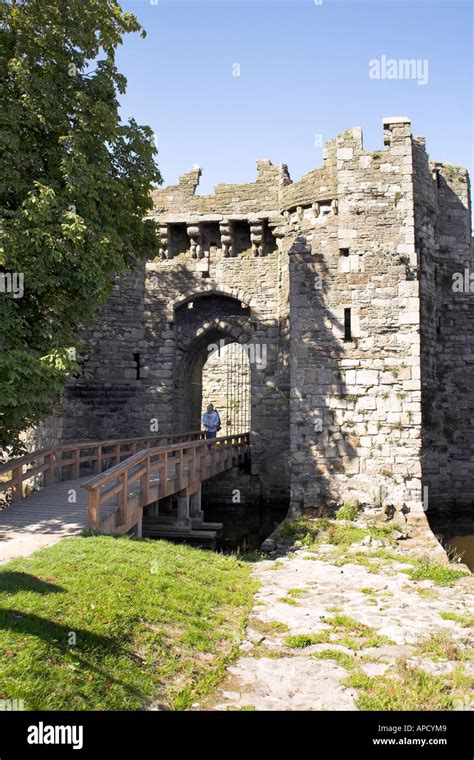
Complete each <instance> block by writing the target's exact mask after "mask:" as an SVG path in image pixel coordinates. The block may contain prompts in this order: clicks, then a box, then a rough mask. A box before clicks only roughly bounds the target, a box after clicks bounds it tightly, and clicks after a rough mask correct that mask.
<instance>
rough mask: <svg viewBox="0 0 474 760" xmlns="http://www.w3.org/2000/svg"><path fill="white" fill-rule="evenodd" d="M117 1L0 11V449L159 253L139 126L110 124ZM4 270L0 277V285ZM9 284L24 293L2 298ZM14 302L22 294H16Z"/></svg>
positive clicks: (6, 4) (116, 78)
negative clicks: (116, 284) (135, 273)
mask: <svg viewBox="0 0 474 760" xmlns="http://www.w3.org/2000/svg"><path fill="white" fill-rule="evenodd" d="M128 32H139V33H141V35H142V36H144V34H145V33H144V31H143V29H142V27H141V26H140V24H139V22H138V21H137V19H136V18H135V16H133V15H132V14H130V13H125V12H123V11H122V9H121V8H120V6H119V5H118V3H117V2H115V0H16V1H14V0H11V1H7V0H0V448H2V449H3V450H4V454H5V453H7V452H8V453H10V454H11V453H16V452H18V451H20V450H21V444H20V442H19V434H20V432H21V431H22V430H25V429H26V428H27V427H29V426H31V425H34V424H37V423H38V421H39V420H40V419H41V417H43V416H44V415H45V414H48V413H50V412H51V409H52V407H53V405H54V402H55V399H57V397H58V394H59V393H60V391H61V389H62V387H63V385H64V382H65V380H66V379H67V377H68V376H70V374H71V373H73V372H75V371H77V363H76V361H75V360H74V358H73V355H74V350H72V351H71V349H74V347H76V348H77V347H78V346H79V343H78V338H77V334H78V327H79V326H80V325H81V324H84V323H86V322H87V320H89V319H91V317H92V316H93V314H94V312H95V311H96V309H97V307H98V306H99V305H100V304H102V303H103V302H104V301H105V300H106V299H107V297H108V295H109V293H110V290H111V285H112V279H113V277H112V273H118V272H120V271H122V270H124V269H127V268H130V267H132V266H133V265H134V263H136V261H137V259H139V258H141V257H143V256H144V255H146V253H147V252H149V251H150V250H151V249H153V248H154V246H155V228H154V225H153V223H152V222H151V221H149V220H146V221H145V220H144V217H145V215H146V213H147V211H148V210H149V209H150V208H151V205H152V204H151V199H150V190H151V188H152V186H153V184H154V183H157V182H158V183H159V182H161V176H160V173H159V171H158V169H157V167H156V165H155V162H154V155H155V154H156V148H155V146H154V142H153V135H152V132H151V129H150V128H149V127H144V126H140V125H138V124H137V123H136V122H135V121H134V120H133V119H131V120H129V121H128V122H127V123H124V122H122V120H121V119H120V116H119V113H118V109H119V103H118V96H119V95H121V94H123V93H124V92H125V87H126V80H125V78H124V77H123V75H121V74H120V73H119V71H118V70H117V67H116V63H115V53H116V49H117V47H118V45H120V44H121V43H122V38H123V35H124V34H125V33H128ZM2 273H3V274H2ZM11 273H17V274H18V275H19V276H20V277H21V276H22V277H23V278H24V280H23V282H24V293H23V295H22V296H21V297H14V294H12V293H10V292H5V291H8V289H9V284H10V281H9V278H10V276H11ZM2 290H3V291H4V292H1V291H2ZM16 295H17V296H18V295H19V292H17V294H16Z"/></svg>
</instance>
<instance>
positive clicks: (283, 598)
mask: <svg viewBox="0 0 474 760" xmlns="http://www.w3.org/2000/svg"><path fill="white" fill-rule="evenodd" d="M278 601H279V602H284V603H285V604H292V605H293V606H295V607H297V606H298V602H297V601H296V599H293V597H292V596H281V597H280V598H279V600H278Z"/></svg>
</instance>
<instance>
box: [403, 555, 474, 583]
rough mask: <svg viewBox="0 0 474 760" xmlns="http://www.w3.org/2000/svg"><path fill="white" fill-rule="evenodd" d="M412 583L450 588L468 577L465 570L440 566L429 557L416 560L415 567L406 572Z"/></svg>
mask: <svg viewBox="0 0 474 760" xmlns="http://www.w3.org/2000/svg"><path fill="white" fill-rule="evenodd" d="M403 572H406V573H407V575H409V576H410V578H411V580H412V581H434V583H436V585H438V586H449V584H450V583H452V582H453V581H456V580H457V579H458V578H462V577H463V576H464V575H468V573H466V572H465V571H464V570H457V569H455V568H452V567H446V566H445V565H440V564H439V562H434V561H433V560H432V559H431V558H430V557H428V555H426V556H424V557H420V559H418V560H416V562H415V563H414V565H413V567H412V568H410V569H409V570H404V571H403Z"/></svg>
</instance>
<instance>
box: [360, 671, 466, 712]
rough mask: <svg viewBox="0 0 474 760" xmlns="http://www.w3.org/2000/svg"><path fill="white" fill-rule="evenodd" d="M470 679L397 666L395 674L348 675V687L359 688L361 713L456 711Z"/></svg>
mask: <svg viewBox="0 0 474 760" xmlns="http://www.w3.org/2000/svg"><path fill="white" fill-rule="evenodd" d="M466 682H467V679H464V678H463V677H462V674H461V673H460V672H458V673H457V674H456V675H455V676H454V677H451V678H448V679H447V678H446V677H445V676H432V675H429V674H428V673H425V672H424V671H422V670H418V669H416V668H412V667H408V666H407V665H406V663H404V662H403V661H399V662H398V663H397V669H396V671H395V672H393V673H386V674H384V675H383V676H375V677H370V676H366V675H365V674H364V673H363V672H362V671H360V670H354V671H353V672H351V673H349V676H348V678H347V679H346V681H345V684H346V685H347V686H351V687H353V688H356V689H359V690H360V693H359V696H358V698H357V707H358V709H359V710H409V711H413V710H453V709H456V705H457V702H458V700H459V699H461V700H462V698H463V697H465V696H466V693H467V683H466Z"/></svg>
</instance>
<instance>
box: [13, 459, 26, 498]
mask: <svg viewBox="0 0 474 760" xmlns="http://www.w3.org/2000/svg"><path fill="white" fill-rule="evenodd" d="M12 480H13V489H12V501H20V499H22V498H23V465H19V467H13V469H12Z"/></svg>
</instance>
